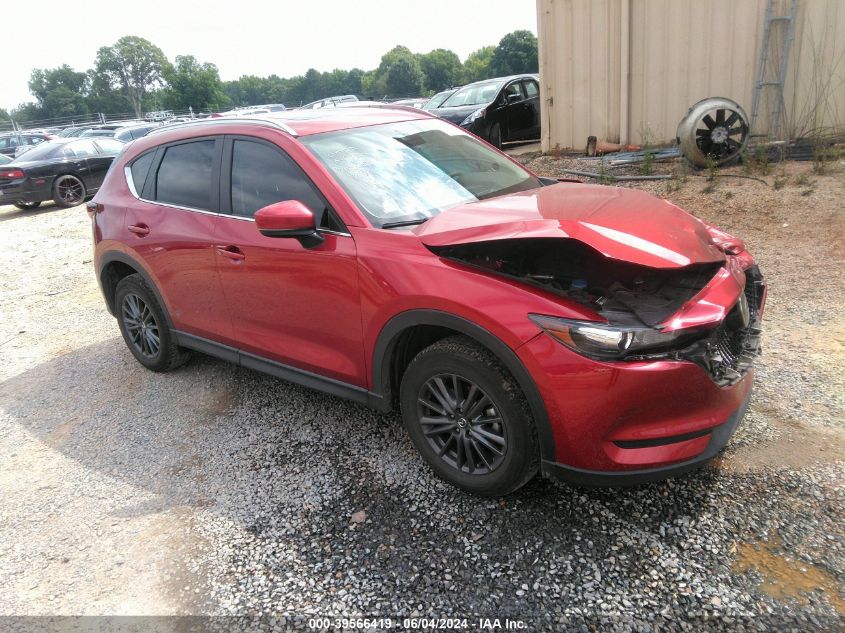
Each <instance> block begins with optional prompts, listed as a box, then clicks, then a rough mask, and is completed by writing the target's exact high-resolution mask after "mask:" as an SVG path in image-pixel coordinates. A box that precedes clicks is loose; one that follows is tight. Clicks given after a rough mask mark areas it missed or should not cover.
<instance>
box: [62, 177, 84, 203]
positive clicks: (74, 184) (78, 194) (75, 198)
mask: <svg viewBox="0 0 845 633" xmlns="http://www.w3.org/2000/svg"><path fill="white" fill-rule="evenodd" d="M56 192H57V193H58V194H59V197H60V198H61V199H62V202H64V203H65V204H67V205H68V206H75V205H77V204H79V203H80V202H82V199H83V198H84V197H85V186H84V185H83V184H82V181H81V180H79V178H77V177H76V176H62V177H61V178H59V180H58V182H57V183H56Z"/></svg>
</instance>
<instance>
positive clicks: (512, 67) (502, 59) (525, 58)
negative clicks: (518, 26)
mask: <svg viewBox="0 0 845 633" xmlns="http://www.w3.org/2000/svg"><path fill="white" fill-rule="evenodd" d="M538 57H539V55H538V50H537V37H536V36H535V35H534V34H533V33H532V32H531V31H514V32H513V33H508V34H507V35H505V36H504V37H503V38H502V39H501V40H500V41H499V45H498V46H497V47H496V52H495V53H494V54H493V60H492V63H491V69H492V71H493V73H494V75H517V74H520V73H536V72H537V71H538V69H539V60H538Z"/></svg>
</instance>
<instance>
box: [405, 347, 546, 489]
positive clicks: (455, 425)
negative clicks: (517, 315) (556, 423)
mask: <svg viewBox="0 0 845 633" xmlns="http://www.w3.org/2000/svg"><path fill="white" fill-rule="evenodd" d="M400 404H401V408H402V418H403V420H404V423H405V428H406V429H407V431H408V435H410V437H411V441H412V442H413V443H414V446H415V447H416V448H417V450H418V451H419V452H420V454H421V455H422V456H423V458H424V459H425V460H426V461H427V462H428V464H429V466H431V468H432V470H434V472H435V474H437V475H438V476H439V477H440V478H441V479H443V480H445V481H447V482H449V483H450V484H452V485H454V486H457V487H458V488H462V489H463V490H466V491H468V492H472V493H475V494H478V495H482V496H491V497H492V496H501V495H506V494H508V493H510V492H513V491H514V490H516V489H517V488H520V487H522V486H523V485H525V484H526V483H527V482H528V481H529V480H530V479H531V478H532V477H533V476H534V475H535V474H536V473H537V470H538V468H539V464H540V449H539V443H538V439H537V429H536V427H535V426H534V421H533V420H532V418H531V412H530V409H529V407H528V403H527V401H526V399H525V396H524V395H523V393H522V391H521V389H520V388H519V385H518V384H517V382H516V380H515V379H514V378H513V376H511V374H510V372H509V371H508V370H507V369H506V368H505V367H504V365H502V363H501V361H499V359H498V358H497V357H496V356H495V355H494V354H492V353H491V352H490V351H489V350H487V349H485V348H483V347H481V346H480V345H478V344H477V343H475V342H474V341H473V340H472V339H469V338H467V337H464V336H453V337H449V338H446V339H443V340H440V341H437V342H436V343H434V344H433V345H431V346H429V347H427V348H426V349H424V350H423V351H421V352H420V353H419V354H418V355H417V356H416V357H415V358H414V360H412V361H411V363H410V364H409V365H408V368H407V369H406V371H405V374H404V375H403V377H402V384H401V386H400Z"/></svg>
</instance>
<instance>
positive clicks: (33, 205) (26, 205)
mask: <svg viewBox="0 0 845 633" xmlns="http://www.w3.org/2000/svg"><path fill="white" fill-rule="evenodd" d="M14 205H15V206H16V207H17V208H18V209H20V210H21V211H29V210H30V209H37V208H38V207H40V206H41V202H25V201H24V200H19V201H18V202H15V203H14Z"/></svg>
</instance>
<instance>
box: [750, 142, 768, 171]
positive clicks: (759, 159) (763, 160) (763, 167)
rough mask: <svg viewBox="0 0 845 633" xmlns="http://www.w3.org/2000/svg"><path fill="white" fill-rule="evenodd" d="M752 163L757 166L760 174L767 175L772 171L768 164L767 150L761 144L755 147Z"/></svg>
mask: <svg viewBox="0 0 845 633" xmlns="http://www.w3.org/2000/svg"><path fill="white" fill-rule="evenodd" d="M754 163H755V165H756V167H757V172H758V173H759V174H760V175H761V176H768V175H769V174H770V173H771V172H772V166H771V165H770V164H769V150H768V149H767V148H766V147H764V146H763V145H760V146H759V147H758V148H757V154H756V156H755V157H754Z"/></svg>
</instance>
